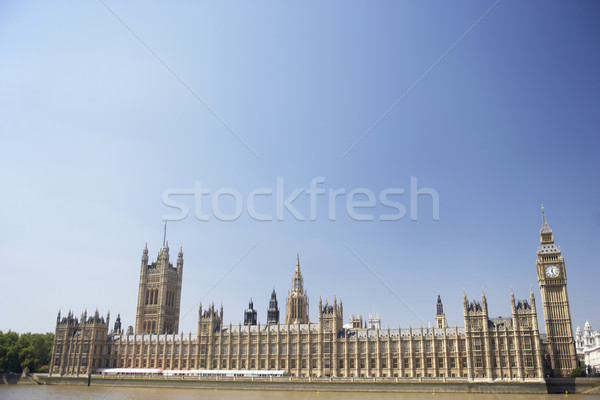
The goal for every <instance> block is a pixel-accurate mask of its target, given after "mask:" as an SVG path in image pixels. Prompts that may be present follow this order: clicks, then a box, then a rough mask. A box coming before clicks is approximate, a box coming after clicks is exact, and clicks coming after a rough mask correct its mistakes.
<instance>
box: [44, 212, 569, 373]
mask: <svg viewBox="0 0 600 400" xmlns="http://www.w3.org/2000/svg"><path fill="white" fill-rule="evenodd" d="M540 242H541V244H540V247H539V248H538V251H537V262H536V268H537V276H538V283H539V285H540V291H541V306H542V310H543V315H544V325H545V332H546V333H545V334H540V332H539V329H538V320H537V307H538V306H539V304H536V299H535V298H534V295H533V291H531V292H530V293H529V295H528V297H527V298H526V299H523V300H517V299H516V298H515V296H514V294H513V293H512V290H511V293H510V308H511V317H510V318H501V317H498V318H491V317H490V315H489V314H488V304H487V300H486V297H485V294H484V293H483V292H482V294H481V298H480V299H473V300H470V299H468V298H467V297H466V295H463V315H464V327H449V326H448V325H447V323H446V318H445V315H444V308H443V304H442V300H441V298H440V297H439V296H438V298H437V303H436V304H435V308H433V307H432V309H435V327H432V328H424V327H420V328H408V329H400V328H398V329H390V328H385V329H383V328H381V326H380V321H379V318H378V317H375V318H372V317H371V318H369V319H368V321H367V323H365V321H364V320H363V318H362V317H361V316H360V315H359V316H357V317H355V316H350V319H349V323H348V324H346V325H345V324H344V307H343V304H342V300H341V299H339V300H338V299H335V298H334V299H333V303H332V304H329V303H328V302H325V303H323V302H322V301H321V300H319V302H318V305H317V309H318V320H317V321H316V322H311V321H310V320H309V302H308V297H307V295H306V292H305V290H304V279H303V276H302V272H301V269H300V260H299V257H297V258H296V266H295V270H294V273H293V278H292V285H291V289H290V292H289V295H288V297H287V301H286V308H285V316H284V318H281V319H280V314H279V306H278V300H277V295H276V293H275V291H274V290H273V292H272V293H271V298H270V302H269V308H268V310H267V320H266V324H259V323H257V313H256V310H255V309H254V307H253V304H252V301H251V302H250V304H249V306H248V308H247V309H246V310H245V311H244V323H243V324H241V323H240V324H238V325H231V324H229V325H226V324H224V323H223V307H222V306H221V307H220V309H217V308H215V306H214V305H213V304H211V305H209V306H202V305H200V307H199V309H198V330H197V333H196V334H191V333H190V334H183V333H179V313H180V302H181V284H182V276H183V252H182V251H181V250H180V251H179V253H178V255H177V261H176V263H175V265H174V264H173V263H171V261H170V255H169V246H168V242H167V243H166V245H164V246H163V247H161V249H160V251H159V253H158V257H157V259H156V261H152V262H150V261H149V258H148V248H147V246H146V247H145V248H144V250H143V253H142V260H141V268H140V280H139V291H138V300H137V313H136V320H135V328H133V327H129V328H128V329H126V330H124V329H123V328H122V326H121V320H120V317H117V319H116V322H115V323H114V325H113V326H112V329H111V327H110V315H106V317H103V316H100V315H99V313H98V312H97V311H96V312H95V314H94V315H91V316H90V315H86V313H85V312H84V313H83V314H82V315H81V317H80V318H77V317H76V316H74V315H73V313H72V312H69V313H68V314H67V315H66V316H63V317H61V314H60V312H59V313H58V317H57V319H56V331H55V337H54V346H53V351H52V359H51V364H50V374H52V375H80V374H83V375H88V374H92V373H95V372H96V371H97V370H98V369H99V368H131V369H149V370H150V369H162V370H184V371H185V370H241V371H244V370H245V371H275V370H277V371H283V372H284V374H286V375H288V376H296V377H327V376H331V377H397V378H419V377H423V378H425V377H431V378H452V377H455V378H463V379H464V378H467V379H469V380H478V379H481V380H517V381H523V380H541V379H543V378H545V377H548V376H568V375H569V373H570V372H571V371H572V370H573V369H574V368H575V367H576V366H577V361H576V353H575V343H574V340H573V330H572V325H571V316H570V310H569V300H568V296H567V276H566V269H565V261H564V259H563V257H562V254H561V251H560V249H559V248H558V247H557V246H556V245H555V242H554V236H553V233H552V230H551V229H550V227H549V226H548V223H547V221H546V217H545V215H544V214H543V209H542V227H541V230H540ZM432 303H433V302H432ZM433 305H434V304H432V306H433Z"/></svg>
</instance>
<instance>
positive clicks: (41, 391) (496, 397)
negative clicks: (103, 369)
mask: <svg viewBox="0 0 600 400" xmlns="http://www.w3.org/2000/svg"><path fill="white" fill-rule="evenodd" d="M560 397H572V398H575V399H578V400H587V399H599V398H600V395H577V394H575V395H568V396H565V395H564V394H562V395H560V394H559V395H557V394H468V393H435V394H434V393H376V392H317V391H314V392H308V391H296V392H294V391H252V390H214V389H212V390H208V389H173V388H164V389H163V388H125V387H106V386H104V387H93V386H92V387H87V386H83V387H78V386H54V385H48V386H46V385H41V386H24V385H0V399H2V400H26V399H27V400H29V399H57V400H58V399H61V400H62V399H102V400H126V399H127V400H138V399H139V400H165V399H182V400H187V399H190V400H191V399H215V400H275V399H298V400H304V399H314V398H319V399H324V400H338V399H339V400H341V399H344V400H353V399H356V400H359V399H396V400H408V399H417V400H419V399H431V398H435V399H440V400H460V399H464V398H471V399H483V400H492V399H493V400H546V399H555V400H556V399H558V398H560Z"/></svg>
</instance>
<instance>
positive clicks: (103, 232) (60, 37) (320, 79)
mask: <svg viewBox="0 0 600 400" xmlns="http://www.w3.org/2000/svg"><path fill="white" fill-rule="evenodd" d="M494 4H495V3H494V2H491V1H484V2H473V1H471V2H452V3H447V2H429V3H423V2H417V1H413V2H391V1H390V2H379V3H378V4H377V6H376V7H374V6H373V5H372V4H371V3H368V2H350V3H348V2H326V3H322V2H308V3H307V2H304V3H303V4H302V5H298V4H284V3H279V2H267V3H264V2H251V3H250V2H237V3H224V2H218V3H210V2H207V3H198V2H190V3H176V4H172V3H166V2H162V3H160V2H127V3H123V2H115V1H110V0H107V1H106V3H103V2H101V1H90V2H75V3H74V2H58V3H52V4H51V3H48V2H25V3H22V2H11V1H8V2H2V3H1V4H0V149H1V151H2V157H0V179H1V180H0V182H1V183H2V196H0V213H1V218H0V221H1V229H0V277H1V278H0V279H1V282H2V285H1V297H2V301H3V305H2V307H0V330H4V331H6V330H8V329H12V330H16V331H20V332H24V331H36V332H43V331H52V330H53V329H54V322H55V318H56V313H57V312H58V310H59V309H61V310H62V311H63V312H66V311H68V309H69V308H71V309H72V310H73V311H74V312H75V313H76V314H77V315H79V314H80V313H81V311H82V310H83V309H84V308H86V307H87V309H88V311H93V310H94V309H95V308H98V309H99V310H100V311H101V312H102V313H106V311H107V310H109V309H110V311H111V314H112V320H113V321H114V318H115V317H116V314H117V313H120V314H121V316H122V319H123V323H124V324H125V325H133V324H134V322H135V308H136V299H137V285H138V277H139V267H140V257H141V254H142V249H143V247H144V243H145V242H146V241H147V242H148V247H149V249H150V254H151V256H152V257H153V258H154V257H155V256H156V254H157V252H158V250H159V247H160V245H161V244H162V236H163V231H162V228H163V224H162V222H161V220H162V218H163V216H164V215H167V214H171V213H173V212H174V211H175V210H173V209H172V208H169V207H167V206H165V205H164V204H163V202H162V196H163V192H165V191H166V190H169V189H173V188H192V187H194V185H195V182H196V181H201V182H202V185H204V186H206V187H208V188H210V189H211V190H212V192H211V193H214V191H216V190H217V189H221V188H232V189H235V190H236V191H238V192H239V193H241V195H242V196H244V204H243V206H244V210H243V213H242V216H241V217H240V218H239V219H237V220H235V221H232V222H224V221H219V220H218V219H216V218H214V216H213V217H212V218H211V220H210V221H208V222H202V221H199V220H198V219H196V218H194V215H193V206H194V201H193V199H192V198H191V197H190V196H188V197H179V198H178V199H179V200H180V201H182V202H184V203H185V204H187V205H188V206H189V207H190V210H191V211H190V215H189V216H188V218H186V219H184V220H182V221H176V222H175V221H174V222H171V223H169V226H168V232H167V236H168V239H169V243H170V244H171V254H172V259H174V257H176V251H177V250H178V248H179V246H180V245H181V246H183V250H184V258H185V266H184V281H183V295H182V302H181V309H182V319H181V323H180V327H181V329H182V330H184V331H185V332H188V331H192V332H195V331H196V326H197V325H196V324H197V304H198V302H199V301H200V300H201V299H202V302H203V304H207V303H209V302H211V301H214V302H215V303H216V304H221V303H223V305H224V309H225V321H226V322H229V321H231V322H233V323H238V322H239V321H240V320H241V319H242V318H243V314H242V313H243V309H244V308H245V307H246V306H247V304H248V300H249V299H250V297H252V298H253V299H254V304H255V307H256V308H257V310H258V313H259V314H258V315H259V320H261V321H262V322H265V320H266V308H267V304H268V299H269V296H270V293H271V290H272V289H273V288H275V289H276V291H277V295H278V298H279V304H280V308H281V314H282V315H284V314H285V298H286V295H287V292H288V289H289V288H290V286H291V278H292V273H293V268H294V264H295V258H296V251H298V250H299V251H300V259H301V266H302V271H303V275H304V280H305V287H306V289H307V290H308V294H309V299H310V304H311V309H310V314H311V319H312V320H313V321H315V320H316V315H317V308H316V305H317V303H318V298H319V296H322V297H323V300H325V298H328V299H329V300H330V301H331V299H332V298H333V296H334V295H336V296H338V297H342V298H343V302H344V312H345V315H344V319H345V321H346V322H347V320H348V318H349V315H350V314H351V313H354V314H357V313H362V314H363V315H366V314H368V313H369V312H371V313H375V312H379V313H380V314H381V318H382V325H383V326H388V325H390V326H392V327H396V326H398V325H399V324H400V325H401V326H403V327H408V325H409V324H412V325H413V326H418V325H420V324H421V323H425V324H427V323H429V322H430V321H433V320H434V313H435V300H436V297H437V294H438V292H439V293H440V294H441V296H442V298H443V300H444V305H445V310H446V314H447V318H448V322H449V323H450V324H451V325H454V324H458V325H459V326H462V325H463V322H462V293H463V290H464V291H465V292H466V293H467V295H468V296H469V297H470V298H474V297H475V298H479V296H480V293H481V290H482V287H483V288H484V289H485V291H486V295H487V299H488V304H489V309H490V316H491V317H496V316H498V315H502V316H509V315H510V304H509V299H510V297H509V294H510V289H511V287H512V288H513V289H514V291H515V295H516V297H517V298H523V297H527V296H528V294H529V288H530V286H533V288H534V293H535V295H536V298H537V299H538V306H539V310H538V317H539V320H540V328H541V329H543V322H542V321H543V320H542V311H541V302H540V301H539V299H540V297H539V288H538V285H537V277H536V271H535V259H536V249H537V246H538V244H539V228H540V226H541V213H540V205H541V204H542V203H543V204H544V205H545V207H546V215H547V217H548V221H549V223H550V226H551V227H552V229H553V230H554V233H555V238H556V241H557V243H558V244H559V245H560V246H561V248H562V250H563V254H564V256H565V259H566V265H567V271H568V290H569V296H570V304H571V311H572V316H573V324H574V325H575V326H577V325H583V323H584V322H585V320H586V319H589V320H590V322H591V323H592V325H593V326H594V328H596V329H600V315H599V313H598V304H600V291H599V290H598V282H600V273H599V270H600V268H598V267H599V265H598V260H599V257H600V234H599V231H600V187H599V182H600V157H599V156H598V148H599V145H600V139H599V133H600V112H599V111H600V80H599V79H598V71H600V26H599V25H598V20H600V5H599V4H598V3H596V2H589V1H573V2H562V1H550V2H541V1H530V2H521V1H501V2H499V3H497V4H495V5H494ZM111 10H112V11H111ZM484 15H485V16H484ZM482 16H484V17H483V18H481V17H482ZM480 18H481V19H480ZM128 27H129V28H128ZM465 33H466V34H465ZM431 67H433V68H431ZM399 99H400V101H399V102H398V103H397V104H396V106H395V107H393V108H392V109H391V110H390V111H389V112H388V113H387V114H386V115H385V117H384V118H383V119H381V120H380V122H379V123H378V124H377V125H376V126H375V127H374V128H373V129H372V130H370V132H369V133H368V134H367V135H366V136H365V137H364V138H363V139H362V140H361V141H360V142H359V143H358V144H357V145H356V146H355V147H354V148H352V150H351V151H350V152H349V153H347V154H346V155H345V156H344V154H345V153H346V152H347V150H348V149H349V148H350V147H351V146H352V145H353V144H355V143H356V142H357V140H359V138H360V137H361V136H362V135H363V134H365V132H367V131H369V129H370V128H371V127H372V126H373V124H374V123H375V122H376V121H378V120H379V119H380V117H382V115H384V113H385V112H386V110H389V109H390V107H392V105H394V104H395V103H396V102H397V101H398V100H399ZM211 110H212V111H211ZM234 133H235V134H234ZM236 135H237V136H236ZM240 139H241V140H240ZM242 141H243V142H245V143H246V144H247V145H248V147H250V149H252V151H250V150H249V148H248V147H246V145H244V144H243V143H242ZM411 176H414V177H417V178H418V185H419V187H420V188H422V187H429V188H433V189H435V190H436V191H437V192H438V193H439V200H440V209H439V211H440V214H439V221H433V218H432V210H431V204H432V201H431V199H430V198H429V197H427V196H421V197H420V198H419V203H418V204H419V211H418V220H417V221H411V220H410V218H409V214H407V216H406V217H405V218H403V219H401V220H399V221H379V220H377V219H376V220H375V221H356V220H353V219H351V218H349V217H348V216H347V215H346V214H345V211H344V208H345V207H344V198H343V197H340V198H339V199H338V201H337V202H336V205H337V207H338V208H337V210H338V211H337V213H336V216H337V218H336V220H335V221H330V220H329V219H328V216H327V210H328V204H329V203H328V202H329V199H328V197H327V196H319V197H318V198H317V203H316V204H317V215H316V219H315V220H314V221H310V220H309V221H297V220H296V219H294V218H293V216H292V215H291V214H290V213H289V212H288V211H285V210H284V218H283V219H284V220H283V221H277V220H274V221H255V220H253V219H251V218H250V217H249V216H248V213H247V206H248V204H247V201H246V200H245V199H246V196H247V195H248V194H249V193H250V192H251V191H252V190H254V189H258V188H272V189H274V190H276V182H277V177H281V178H282V179H283V181H284V196H286V197H287V196H288V195H289V194H291V193H292V192H293V189H294V188H306V189H308V188H309V185H310V182H311V180H312V179H314V178H317V177H325V178H326V182H325V183H324V184H321V185H320V188H325V189H326V190H329V189H340V188H343V189H345V190H346V194H347V193H348V192H349V191H351V190H352V189H356V188H367V189H369V190H371V191H372V192H374V193H375V194H376V195H378V194H379V193H380V192H381V191H382V190H384V189H386V188H404V189H406V190H407V192H406V193H405V194H404V195H397V196H395V197H394V196H391V197H390V198H394V199H395V200H396V201H399V202H401V203H402V204H403V205H405V206H406V207H407V211H410V210H408V208H409V207H408V206H409V196H408V189H409V187H410V177H411ZM363 199H364V197H363ZM205 200H206V202H205V204H204V206H205V207H210V204H211V203H210V197H207V199H205ZM221 200H222V202H221V203H220V206H221V207H222V211H223V212H228V213H230V212H232V210H233V201H232V198H231V197H229V198H227V197H224V198H222V199H221ZM294 205H295V206H296V207H297V208H298V210H299V211H300V212H301V213H303V214H304V215H305V216H306V217H307V218H308V216H309V209H308V207H309V197H308V196H307V195H306V194H302V195H301V196H300V197H299V198H298V200H296V202H295V203H294ZM256 209H257V210H258V211H259V212H261V213H270V214H273V215H276V198H275V195H273V196H270V197H269V196H262V197H261V196H259V197H257V200H256ZM393 211H394V210H392V209H390V208H389V207H384V206H383V205H381V204H379V205H378V206H377V207H376V208H375V209H372V210H369V209H366V210H365V209H361V210H359V211H358V213H363V214H364V213H365V212H372V213H374V215H376V216H378V215H380V214H385V213H390V212H393ZM249 249H251V250H250V251H249ZM244 255H245V256H244ZM361 260H362V261H361ZM363 262H364V263H363ZM236 263H237V264H236ZM365 264H366V265H367V266H368V267H367V266H365ZM234 265H235V268H233V270H231V272H230V273H229V274H227V275H226V273H227V271H229V270H230V269H231V268H232V267H234ZM376 275H377V276H378V277H379V278H381V280H383V281H384V282H385V284H383V283H382V282H381V280H380V279H378V278H377V277H376Z"/></svg>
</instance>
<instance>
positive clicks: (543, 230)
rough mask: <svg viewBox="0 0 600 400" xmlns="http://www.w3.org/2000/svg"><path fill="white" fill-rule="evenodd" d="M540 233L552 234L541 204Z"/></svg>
mask: <svg viewBox="0 0 600 400" xmlns="http://www.w3.org/2000/svg"><path fill="white" fill-rule="evenodd" d="M540 233H552V229H550V226H548V222H547V221H546V213H545V212H544V205H543V204H542V228H541V229H540Z"/></svg>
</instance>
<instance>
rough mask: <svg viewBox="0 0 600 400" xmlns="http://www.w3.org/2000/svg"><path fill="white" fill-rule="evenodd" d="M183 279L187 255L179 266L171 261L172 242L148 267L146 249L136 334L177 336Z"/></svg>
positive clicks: (139, 293)
mask: <svg viewBox="0 0 600 400" xmlns="http://www.w3.org/2000/svg"><path fill="white" fill-rule="evenodd" d="M182 276H183V251H182V250H181V249H180V250H179V255H178V256H177V266H176V267H173V264H172V263H171V262H170V261H169V242H166V245H165V246H163V247H161V248H160V251H159V252H158V257H157V259H156V261H155V262H153V263H150V264H149V263H148V245H147V244H146V246H145V247H144V252H143V254H142V265H141V269H140V286H139V291H138V304H137V313H136V318H135V333H136V334H142V333H151V334H152V333H154V334H165V333H177V331H178V330H179V305H180V303H181V281H182Z"/></svg>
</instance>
